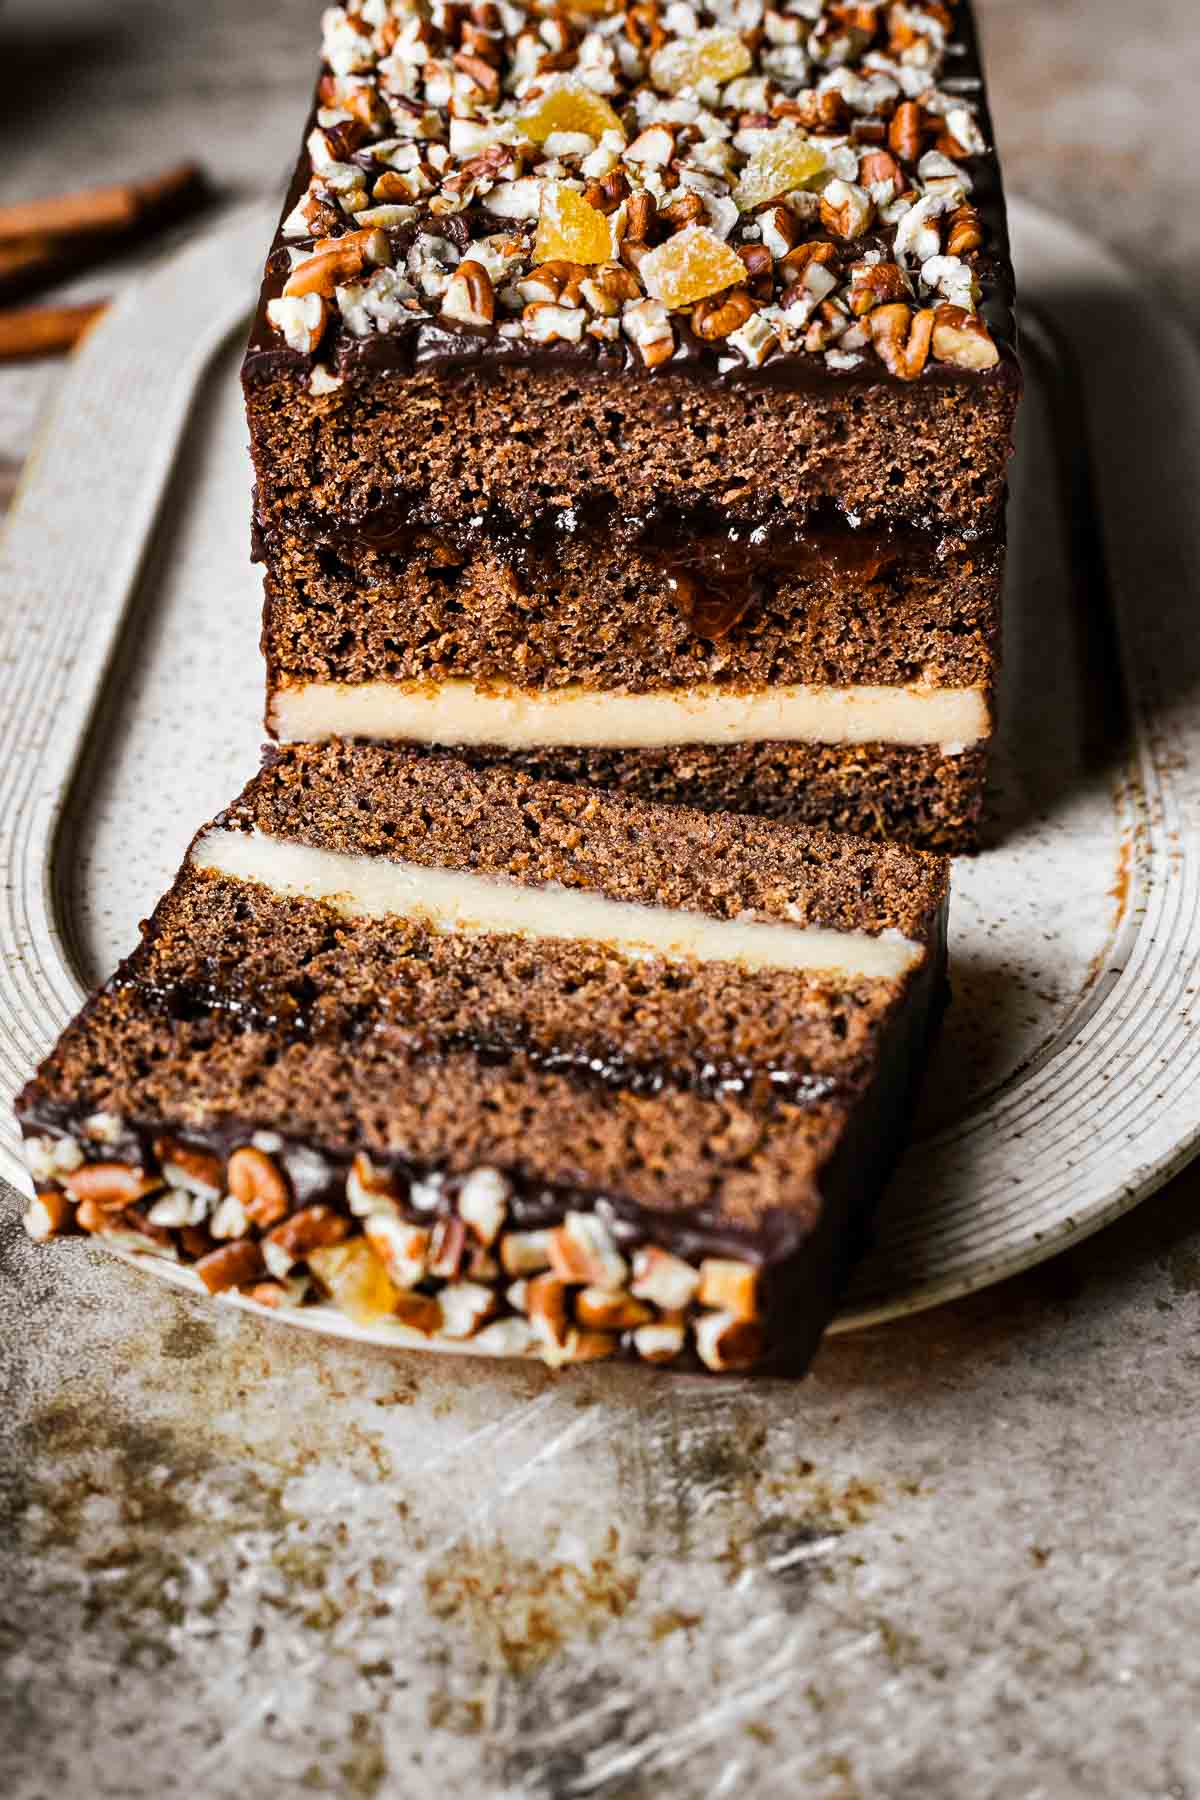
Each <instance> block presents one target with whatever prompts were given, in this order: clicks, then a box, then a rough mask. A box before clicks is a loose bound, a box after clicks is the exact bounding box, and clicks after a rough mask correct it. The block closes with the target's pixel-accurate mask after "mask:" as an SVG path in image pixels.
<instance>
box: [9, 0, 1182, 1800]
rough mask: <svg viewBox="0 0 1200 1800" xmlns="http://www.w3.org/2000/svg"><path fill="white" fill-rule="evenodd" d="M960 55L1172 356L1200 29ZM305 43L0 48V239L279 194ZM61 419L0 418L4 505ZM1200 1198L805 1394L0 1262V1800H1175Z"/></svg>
mask: <svg viewBox="0 0 1200 1800" xmlns="http://www.w3.org/2000/svg"><path fill="white" fill-rule="evenodd" d="M981 10H982V12H983V16H984V24H985V27H986V28H987V40H988V48H989V51H990V63H991V69H992V75H993V95H994V104H995V108H996V112H997V114H998V119H999V127H1000V132H1001V144H1002V149H1003V151H1004V152H1005V156H1006V165H1007V171H1008V176H1009V181H1010V184H1011V186H1012V188H1013V190H1014V191H1015V192H1018V193H1021V194H1024V195H1027V196H1029V197H1031V198H1034V199H1036V200H1038V201H1039V202H1041V203H1042V204H1043V205H1045V206H1047V207H1049V208H1051V209H1054V210H1056V211H1058V212H1060V213H1062V214H1064V215H1065V216H1067V217H1069V218H1071V219H1072V220H1074V221H1075V222H1077V223H1079V224H1082V225H1084V226H1085V227H1086V228H1087V229H1088V230H1090V231H1092V232H1093V233H1095V234H1096V235H1097V236H1099V237H1101V238H1103V239H1105V240H1107V241H1108V242H1110V243H1111V244H1113V245H1114V246H1116V247H1117V248H1119V249H1120V250H1121V251H1122V253H1123V254H1124V255H1125V256H1126V257H1127V258H1128V259H1129V260H1131V261H1133V262H1136V263H1137V264H1138V265H1139V267H1140V268H1141V269H1142V271H1143V273H1144V277H1145V280H1146V281H1147V283H1149V284H1152V285H1153V287H1154V288H1155V289H1156V290H1157V291H1161V292H1162V293H1163V294H1164V296H1168V295H1169V296H1171V297H1172V298H1173V300H1174V301H1175V302H1176V303H1177V304H1179V305H1180V306H1182V307H1183V308H1184V309H1185V310H1186V312H1187V313H1188V315H1189V316H1190V318H1191V320H1192V322H1193V324H1195V325H1198V326H1200V299H1198V298H1197V294H1198V293H1200V286H1198V284H1197V281H1196V274H1197V265H1198V263H1200V209H1198V208H1197V206H1196V183H1195V171H1196V169H1197V167H1198V166H1200V108H1198V107H1197V105H1196V103H1195V98H1194V96H1195V94H1196V93H1197V92H1198V91H1200V20H1198V17H1197V8H1196V3H1195V0H1139V4H1137V5H1136V6H1132V5H1130V4H1129V3H1128V0H1090V3H1088V0H1074V3H1062V0H1060V3H1058V4H1054V5H1051V4H1047V3H1045V0H983V4H982V8H981ZM314 12H315V7H314V6H311V5H309V4H307V3H303V4H302V3H301V0H292V3H291V4H287V5H280V4H266V3H263V4H259V5H257V6H255V7H253V8H251V7H248V6H246V5H245V4H237V3H236V0H209V3H208V4H201V5H191V6H184V5H182V4H178V3H177V0H176V3H173V4H165V3H162V0H160V3H158V4H155V3H153V0H112V3H111V4H108V5H101V4H98V3H95V0H93V3H91V4H84V3H83V0H75V3H74V4H68V3H66V0H10V4H9V5H8V6H6V7H5V9H4V11H3V13H2V14H0V67H3V69H4V71H5V78H4V88H5V108H4V113H3V116H0V136H2V139H3V143H4V150H5V154H4V156H3V158H2V159H0V196H6V197H7V196H16V195H24V194H27V193H33V192H36V191H38V190H49V189H52V188H56V187H63V186H68V185H72V184H74V183H76V182H79V183H82V182H85V181H87V180H90V179H93V178H101V177H105V178H107V177H116V176H119V175H122V174H134V173H139V172H142V171H144V170H146V169H148V168H152V167H154V166H157V165H159V164H162V163H164V162H167V161H169V160H171V159H173V158H174V157H176V156H179V155H183V154H191V155H195V156H198V157H200V158H201V159H203V160H204V161H205V162H206V163H207V164H208V166H209V167H210V168H211V169H212V171H213V172H214V174H215V175H216V176H217V177H218V179H219V180H220V181H221V182H222V183H223V184H225V185H227V186H228V188H229V189H230V190H234V191H236V192H238V193H241V194H249V193H252V192H257V191H260V190H262V191H265V190H268V189H272V188H274V187H276V186H277V185H278V183H279V181H280V179H281V177H282V173H283V170H284V166H285V163H286V162H287V160H288V157H289V155H290V153H291V151H292V149H293V146H294V138H295V134H296V129H297V120H298V106H299V96H300V95H301V94H302V93H303V92H304V89H305V87H306V84H307V82H308V80H309V77H310V73H311V62H312V29H313V14H314ZM119 278H120V277H119V276H117V275H114V273H113V272H112V271H106V272H105V273H104V274H102V275H96V276H93V277H89V278H88V279H87V280H85V281H81V282H79V283H77V284H75V289H74V291H77V292H79V293H98V292H104V291H108V290H109V289H110V288H111V286H112V285H113V284H114V281H115V280H116V279H119ZM1113 348H1114V354H1119V352H1120V346H1119V345H1114V347H1113ZM54 380H55V366H54V365H52V364H45V365H36V366H32V367H29V368H27V369H24V370H19V371H13V370H7V371H2V372H0V497H2V493H3V490H4V488H5V487H8V488H11V485H12V482H13V480H14V479H15V475H16V471H17V469H18V467H19V464H20V461H21V459H22V457H23V456H24V454H25V452H26V450H27V448H28V446H29V443H30V440H31V437H32V433H33V429H34V424H35V421H36V418H37V416H38V415H39V413H40V411H41V409H42V408H43V406H44V405H45V403H46V401H47V400H48V398H49V397H50V394H51V392H52V389H53V385H54ZM64 504H66V497H65V496H64ZM2 604H3V596H0V605H2ZM1198 1197H1200V1182H1198V1181H1197V1178H1196V1175H1195V1174H1194V1173H1192V1174H1188V1175H1185V1176H1183V1177H1181V1178H1180V1179H1178V1180H1177V1181H1176V1182H1175V1183H1174V1184H1173V1185H1172V1186H1171V1187H1170V1188H1169V1189H1168V1190H1167V1191H1165V1192H1164V1193H1163V1194H1161V1195H1160V1196H1158V1197H1157V1198H1156V1199H1154V1200H1152V1201H1150V1202H1148V1203H1147V1204H1146V1205H1144V1206H1143V1207H1141V1208H1140V1209H1139V1210H1138V1211H1137V1213H1135V1214H1134V1215H1132V1216H1131V1217H1130V1218H1129V1219H1127V1220H1126V1221H1125V1222H1124V1223H1123V1224H1121V1225H1119V1226H1117V1227H1115V1228H1114V1229H1112V1230H1110V1231H1108V1232H1106V1233H1104V1234H1103V1235H1102V1236H1100V1237H1098V1238H1096V1239H1094V1240H1093V1241H1092V1242H1090V1243H1089V1244H1087V1245H1086V1246H1084V1247H1083V1248H1082V1249H1080V1250H1078V1251H1077V1252H1075V1253H1073V1254H1071V1255H1069V1256H1067V1257H1063V1258H1060V1259H1058V1260H1057V1261H1056V1262H1054V1263H1052V1264H1050V1265H1048V1266H1046V1267H1045V1268H1043V1269H1042V1270H1040V1271H1037V1272H1036V1273H1034V1274H1033V1275H1030V1276H1029V1277H1026V1278H1024V1279H1022V1280H1020V1281H1017V1282H1013V1283H1010V1284H1008V1285H1007V1286H1006V1287H1003V1288H1000V1289H997V1290H995V1291H993V1292H991V1293H988V1294H984V1295H980V1296H978V1297H977V1298H975V1299H973V1300H971V1301H969V1302H965V1303H962V1304H960V1305H957V1306H954V1307H949V1308H946V1309H943V1310H942V1311H940V1312H937V1313H934V1314H931V1315H928V1316H926V1317H923V1318H920V1319H917V1320H914V1321H911V1322H908V1323H906V1324H901V1325H892V1326H889V1327H887V1328H886V1329H883V1330H879V1331H876V1332H872V1333H866V1334H863V1335H861V1336H859V1337H856V1338H853V1339H842V1340H839V1341H837V1342H835V1343H832V1344H830V1345H829V1346H828V1347H827V1348H826V1349H825V1350H824V1351H823V1352H822V1354H821V1356H820V1358H819V1360H818V1363H817V1366H816V1369H815V1371H814V1373H813V1375H812V1377H811V1379H810V1380H809V1381H808V1382H807V1383H806V1384H805V1385H804V1386H803V1387H802V1388H800V1389H791V1388H784V1389H780V1388H763V1389H746V1388H742V1387H738V1386H736V1385H734V1384H723V1383H710V1384H704V1385H697V1384H694V1383H690V1382H687V1381H678V1380H675V1381H668V1382H664V1383H661V1384H659V1385H658V1386H657V1387H655V1388H654V1390H653V1395H652V1397H651V1395H650V1393H649V1392H648V1389H647V1384H646V1383H645V1382H644V1381H642V1380H640V1379H639V1378H638V1377H637V1376H635V1375H633V1374H631V1373H629V1372H626V1371H620V1370H618V1371H615V1372H614V1371H611V1370H605V1371H596V1370H584V1371H580V1372H578V1373H577V1374H576V1375H574V1376H572V1377H568V1378H566V1379H564V1380H559V1381H558V1382H552V1381H551V1380H549V1379H548V1378H547V1377H546V1376H544V1375H543V1374H541V1373H540V1372H537V1371H531V1370H505V1369H499V1370H494V1369H479V1368H472V1367H464V1368H459V1367H451V1368H446V1367H442V1366H439V1365H435V1364H432V1363H419V1364H418V1363H415V1362H407V1361H406V1362H393V1361H388V1360H387V1359H385V1358H383V1357H380V1356H375V1355H371V1354H363V1353H357V1352H354V1351H350V1350H347V1349H342V1348H335V1349H318V1348H317V1347H316V1346H314V1345H311V1344H309V1343H307V1342H306V1341H305V1340H304V1339H302V1338H301V1339H296V1338H293V1337H292V1336H290V1335H287V1334H283V1333H272V1332H260V1331H259V1330H257V1329H256V1328H254V1327H252V1326H250V1325H247V1324H245V1323H243V1322H241V1321H240V1320H239V1319H237V1318H236V1317H234V1316H232V1315H230V1314H227V1313H225V1312H222V1311H221V1310H220V1309H218V1308H211V1307H208V1308H206V1307H202V1306H200V1305H198V1304H195V1303H191V1302H187V1301H183V1300H180V1299H177V1298H175V1297H173V1296H172V1295H170V1294H168V1293H165V1292H159V1291H158V1290H157V1289H154V1288H152V1286H151V1284H149V1283H147V1282H145V1281H142V1280H139V1279H138V1278H137V1277H135V1276H133V1275H131V1274H129V1273H127V1272H125V1271H124V1270H122V1269H120V1268H118V1267H116V1266H114V1265H112V1264H110V1263H109V1262H107V1261H104V1260H102V1259H92V1258H89V1256H88V1255H87V1254H86V1253H85V1252H84V1251H82V1250H81V1249H80V1248H78V1247H76V1246H63V1247H59V1248H57V1249H55V1250H52V1251H49V1252H41V1253H35V1252H33V1251H32V1249H31V1248H30V1247H29V1246H28V1245H27V1244H26V1243H25V1242H24V1240H23V1238H22V1237H21V1236H20V1235H19V1233H17V1232H16V1231H15V1230H14V1229H13V1228H12V1221H11V1218H7V1219H6V1220H5V1223H4V1225H3V1227H0V1342H2V1343H3V1346H4V1348H3V1353H2V1354H3V1359H4V1360H3V1366H2V1368H0V1513H2V1515H3V1523H2V1524H0V1793H3V1794H4V1795H5V1796H11V1797H12V1800H49V1797H50V1796H56V1797H57V1796H66V1797H68V1800H75V1797H76V1796H79V1797H81V1800H82V1797H85V1796H86V1797H90V1796H100V1795H105V1796H110V1795H111V1796H121V1797H124V1796H138V1797H140V1796H147V1797H149V1796H162V1795H172V1794H189V1795H202V1796H209V1795H212V1796H220V1797H223V1796H226V1795H228V1796H231V1797H233V1796H237V1797H238V1800H258V1796H260V1795H261V1796H267V1795H272V1796H274V1795H276V1794H278V1793H280V1792H289V1793H291V1792H296V1793H312V1794H317V1795H347V1796H354V1797H357V1796H379V1795H383V1796H391V1795H403V1796H413V1797H416V1800H425V1797H426V1796H430V1797H431V1800H432V1797H438V1796H443V1795H451V1794H453V1795H458V1794H464V1795H468V1794H469V1795H485V1796H489V1797H492V1796H494V1797H496V1800H500V1797H505V1800H509V1797H511V1800H517V1797H518V1796H520V1797H522V1800H524V1797H526V1796H528V1797H530V1800H542V1797H545V1800H566V1797H567V1796H576V1795H579V1796H583V1795H597V1796H601V1797H603V1800H643V1797H646V1800H649V1797H650V1796H652V1795H653V1796H655V1797H657V1796H660V1795H663V1794H672V1795H679V1796H683V1797H684V1800H692V1797H693V1796H695V1800H701V1797H702V1796H703V1797H704V1800H710V1797H711V1800H717V1797H718V1796H725V1795H729V1796H738V1797H740V1796H743V1795H748V1794H752V1795H755V1796H768V1797H771V1800H773V1797H774V1796H780V1797H781V1800H783V1797H789V1800H790V1797H791V1796H796V1795H801V1794H802V1795H804V1796H805V1797H806V1800H808V1797H810V1796H811V1797H813V1800H876V1797H886V1800H909V1797H910V1796H912V1797H914V1800H1066V1797H1068V1796H1069V1797H1075V1796H1079V1797H1080V1800H1083V1797H1084V1796H1087V1797H1089V1800H1151V1797H1154V1800H1168V1797H1170V1800H1196V1797H1197V1796H1200V1728H1198V1726H1197V1722H1196V1705H1195V1702H1196V1690H1197V1678H1198V1674H1200V1651H1198V1650H1197V1642H1198V1640H1200V1533H1198V1530H1197V1524H1196V1513H1197V1507H1196V1494H1197V1492H1198V1491H1200V1444H1198V1442H1197V1434H1196V1432H1195V1429H1194V1417H1195V1395H1196V1391H1197V1373H1198V1370H1200V1331H1198V1325H1200V1222H1198V1221H1197V1214H1196V1201H1197V1198H1198Z"/></svg>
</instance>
